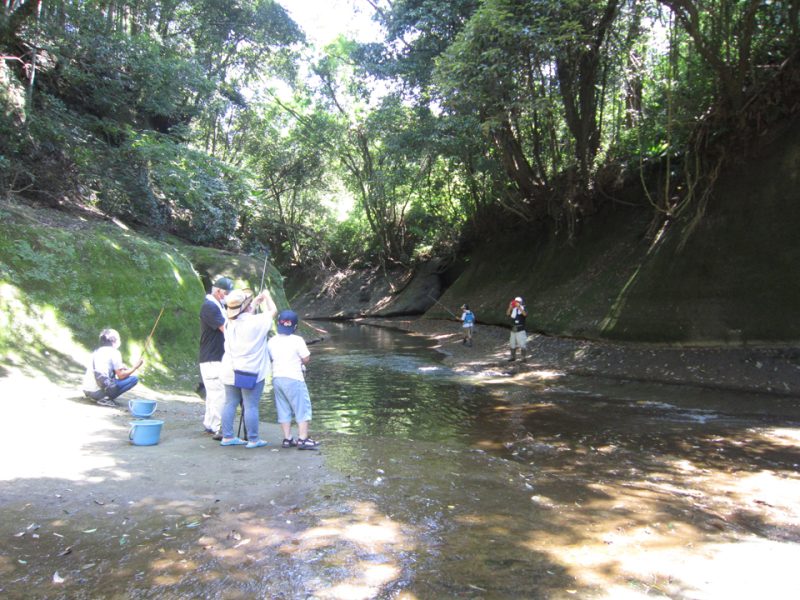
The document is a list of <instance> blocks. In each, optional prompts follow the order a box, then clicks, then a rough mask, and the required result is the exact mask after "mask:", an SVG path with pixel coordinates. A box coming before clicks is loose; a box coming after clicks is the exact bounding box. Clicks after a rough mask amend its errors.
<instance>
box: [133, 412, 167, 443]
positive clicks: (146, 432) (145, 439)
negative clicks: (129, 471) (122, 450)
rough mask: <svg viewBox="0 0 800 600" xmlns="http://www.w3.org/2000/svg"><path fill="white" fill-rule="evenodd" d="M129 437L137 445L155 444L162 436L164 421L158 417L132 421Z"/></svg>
mask: <svg viewBox="0 0 800 600" xmlns="http://www.w3.org/2000/svg"><path fill="white" fill-rule="evenodd" d="M130 423H131V430H130V431H129V432H128V439H129V440H130V441H131V443H132V444H134V445H135V446H155V445H156V444H157V443H158V438H159V437H161V426H162V425H163V424H164V421H159V420H157V419H140V420H137V421H131V422H130Z"/></svg>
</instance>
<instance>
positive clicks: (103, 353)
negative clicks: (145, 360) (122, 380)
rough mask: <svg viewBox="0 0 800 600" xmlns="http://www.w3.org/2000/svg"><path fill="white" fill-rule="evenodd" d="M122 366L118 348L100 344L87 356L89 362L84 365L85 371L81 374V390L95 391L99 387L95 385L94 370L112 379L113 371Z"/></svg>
mask: <svg viewBox="0 0 800 600" xmlns="http://www.w3.org/2000/svg"><path fill="white" fill-rule="evenodd" d="M124 366H125V364H124V363H123V362H122V354H121V353H120V351H119V350H117V349H116V348H114V347H113V346H100V347H99V348H98V349H97V350H95V351H94V352H93V353H92V356H91V358H89V364H87V365H86V373H84V375H83V390H84V391H87V392H96V391H97V390H98V389H100V388H98V387H97V381H95V378H94V372H95V371H97V372H99V373H105V374H106V375H108V376H109V377H111V378H112V379H114V378H115V375H114V373H115V372H116V371H117V370H118V369H121V368H122V367H124Z"/></svg>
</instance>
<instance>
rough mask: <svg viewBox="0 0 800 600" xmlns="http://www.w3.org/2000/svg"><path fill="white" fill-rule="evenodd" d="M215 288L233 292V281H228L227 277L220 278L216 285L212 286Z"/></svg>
mask: <svg viewBox="0 0 800 600" xmlns="http://www.w3.org/2000/svg"><path fill="white" fill-rule="evenodd" d="M211 285H212V286H214V287H215V288H219V289H221V290H225V291H226V292H232V291H233V281H231V280H230V279H228V278H227V277H220V278H219V279H217V280H216V281H215V282H214V283H212V284H211Z"/></svg>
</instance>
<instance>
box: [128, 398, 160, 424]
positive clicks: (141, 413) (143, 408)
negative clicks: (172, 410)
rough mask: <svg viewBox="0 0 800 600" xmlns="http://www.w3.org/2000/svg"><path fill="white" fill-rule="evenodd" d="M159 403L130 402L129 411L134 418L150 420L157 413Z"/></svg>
mask: <svg viewBox="0 0 800 600" xmlns="http://www.w3.org/2000/svg"><path fill="white" fill-rule="evenodd" d="M157 405H158V403H157V402H156V401H155V400H135V399H133V398H131V399H130V400H128V409H129V410H130V411H131V414H132V415H133V416H134V417H137V418H139V419H149V418H150V417H152V416H153V413H154V412H156V406H157Z"/></svg>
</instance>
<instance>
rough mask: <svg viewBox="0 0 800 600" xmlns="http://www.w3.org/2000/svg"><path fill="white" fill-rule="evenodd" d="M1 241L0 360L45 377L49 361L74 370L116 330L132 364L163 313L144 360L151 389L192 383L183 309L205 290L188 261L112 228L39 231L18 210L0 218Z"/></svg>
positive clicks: (68, 226) (70, 225) (190, 335)
mask: <svg viewBox="0 0 800 600" xmlns="http://www.w3.org/2000/svg"><path fill="white" fill-rule="evenodd" d="M4 233H5V235H4V236H3V237H2V239H0V264H2V265H3V267H2V272H0V315H2V318H3V320H4V321H6V323H5V324H4V326H3V327H2V328H0V354H2V355H3V356H4V360H10V361H13V362H17V363H20V364H28V366H29V367H31V368H39V369H41V370H44V371H48V370H49V368H50V367H49V366H48V362H49V361H50V360H51V359H50V358H48V353H49V354H52V355H57V356H62V357H63V360H64V361H65V366H66V367H68V370H74V371H79V370H80V369H81V368H82V366H83V364H84V358H85V356H86V351H87V350H90V349H92V348H94V347H95V346H96V344H97V335H98V332H99V331H100V330H101V329H103V328H105V327H114V328H116V329H118V330H119V331H120V333H121V335H122V338H123V348H122V349H123V354H124V355H125V357H126V359H127V360H128V361H132V360H135V359H136V358H138V355H139V353H140V352H141V350H142V346H143V343H144V340H145V338H146V337H147V335H148V333H149V331H150V328H151V327H152V324H153V322H154V320H155V318H156V317H157V316H158V313H159V311H160V308H161V307H162V306H165V307H166V309H165V312H164V316H163V317H162V320H161V322H160V324H159V331H158V335H157V336H156V338H155V340H154V344H153V347H152V350H151V351H150V352H149V354H148V357H147V368H146V371H145V373H146V376H147V381H148V383H150V384H152V383H155V382H166V381H168V380H169V381H170V382H171V383H172V382H173V379H172V378H173V377H174V378H175V379H176V381H177V382H181V381H183V383H189V380H190V379H191V377H190V375H192V374H193V373H194V369H193V363H194V361H195V359H196V344H197V339H196V338H197V329H196V328H195V327H187V324H188V323H186V322H185V319H186V312H187V311H186V308H187V307H189V306H191V307H193V306H194V305H195V304H196V303H197V299H198V298H200V297H202V294H203V288H202V286H201V284H200V281H199V279H198V277H197V274H196V273H195V272H194V270H193V268H192V265H191V264H190V263H189V261H188V260H187V259H186V258H185V257H184V256H182V255H180V254H179V253H177V252H176V251H175V250H174V249H173V248H171V247H170V246H168V245H165V244H161V243H158V242H151V241H147V240H145V239H142V238H139V237H137V236H134V235H131V234H129V233H126V232H124V231H123V230H121V229H118V228H116V227H112V226H109V225H91V224H81V223H80V222H79V221H71V220H69V221H67V222H66V223H65V224H55V225H44V224H43V223H41V222H40V221H39V220H38V218H37V217H36V215H35V213H32V212H31V211H29V210H25V209H22V208H21V207H17V208H11V210H10V211H8V212H5V214H4Z"/></svg>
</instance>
